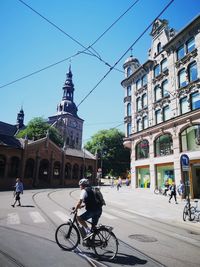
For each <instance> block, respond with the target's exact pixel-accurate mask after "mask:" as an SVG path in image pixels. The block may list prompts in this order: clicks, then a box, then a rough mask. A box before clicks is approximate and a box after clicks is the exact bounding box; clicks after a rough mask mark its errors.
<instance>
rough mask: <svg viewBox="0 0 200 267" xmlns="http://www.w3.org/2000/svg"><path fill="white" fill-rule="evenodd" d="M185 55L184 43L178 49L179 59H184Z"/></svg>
mask: <svg viewBox="0 0 200 267" xmlns="http://www.w3.org/2000/svg"><path fill="white" fill-rule="evenodd" d="M184 56H185V50H184V45H182V46H180V47H179V48H178V49H177V60H180V59H182V58H183V57H184Z"/></svg>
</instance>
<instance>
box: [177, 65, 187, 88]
mask: <svg viewBox="0 0 200 267" xmlns="http://www.w3.org/2000/svg"><path fill="white" fill-rule="evenodd" d="M186 85H187V80H186V71H185V69H182V70H180V71H179V73H178V86H179V88H180V87H184V86H186Z"/></svg>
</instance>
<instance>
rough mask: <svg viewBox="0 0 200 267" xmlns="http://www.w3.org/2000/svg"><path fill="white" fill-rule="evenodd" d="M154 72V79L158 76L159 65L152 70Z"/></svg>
mask: <svg viewBox="0 0 200 267" xmlns="http://www.w3.org/2000/svg"><path fill="white" fill-rule="evenodd" d="M153 72H154V78H156V77H157V76H158V75H159V74H160V65H159V64H158V65H156V66H155V67H154V69H153Z"/></svg>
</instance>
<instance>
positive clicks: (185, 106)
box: [180, 96, 189, 114]
mask: <svg viewBox="0 0 200 267" xmlns="http://www.w3.org/2000/svg"><path fill="white" fill-rule="evenodd" d="M180 111H181V114H184V113H186V112H188V111H189V103H188V98H187V96H185V97H183V98H181V99H180Z"/></svg>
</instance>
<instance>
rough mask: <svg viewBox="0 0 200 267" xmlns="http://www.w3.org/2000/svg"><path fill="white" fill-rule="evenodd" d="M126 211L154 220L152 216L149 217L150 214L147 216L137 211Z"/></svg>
mask: <svg viewBox="0 0 200 267" xmlns="http://www.w3.org/2000/svg"><path fill="white" fill-rule="evenodd" d="M125 211H128V212H131V213H135V214H137V215H140V216H144V217H148V218H152V216H150V215H148V214H145V213H142V212H137V211H134V210H129V209H125Z"/></svg>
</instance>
